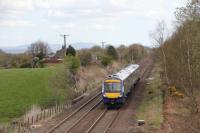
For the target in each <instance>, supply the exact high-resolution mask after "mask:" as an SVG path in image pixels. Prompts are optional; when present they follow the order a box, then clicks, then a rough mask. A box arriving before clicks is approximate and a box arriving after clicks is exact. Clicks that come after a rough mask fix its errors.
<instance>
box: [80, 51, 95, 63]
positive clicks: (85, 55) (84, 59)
mask: <svg viewBox="0 0 200 133" xmlns="http://www.w3.org/2000/svg"><path fill="white" fill-rule="evenodd" d="M79 58H80V61H81V65H82V66H87V65H89V64H90V63H91V61H92V54H91V53H90V52H88V51H82V53H80V54H79Z"/></svg>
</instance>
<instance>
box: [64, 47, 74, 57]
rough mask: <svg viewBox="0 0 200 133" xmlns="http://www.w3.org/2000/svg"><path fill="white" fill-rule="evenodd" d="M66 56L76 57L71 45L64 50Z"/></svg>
mask: <svg viewBox="0 0 200 133" xmlns="http://www.w3.org/2000/svg"><path fill="white" fill-rule="evenodd" d="M66 55H72V56H76V50H75V49H74V48H73V47H72V46H71V45H69V47H68V48H67V50H66Z"/></svg>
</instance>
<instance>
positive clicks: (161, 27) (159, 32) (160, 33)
mask: <svg viewBox="0 0 200 133" xmlns="http://www.w3.org/2000/svg"><path fill="white" fill-rule="evenodd" d="M150 36H151V38H152V39H153V43H154V45H155V46H156V47H160V50H161V52H162V56H163V64H164V71H165V78H166V81H167V84H168V85H169V84H170V83H169V78H168V75H167V64H166V63H167V62H166V54H165V51H164V47H163V44H164V41H165V39H166V24H165V22H164V21H163V20H162V21H160V22H158V24H157V26H156V29H155V31H154V32H152V33H151V35H150Z"/></svg>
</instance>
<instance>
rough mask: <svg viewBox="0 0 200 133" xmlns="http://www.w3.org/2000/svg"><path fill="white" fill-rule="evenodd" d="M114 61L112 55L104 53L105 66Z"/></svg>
mask: <svg viewBox="0 0 200 133" xmlns="http://www.w3.org/2000/svg"><path fill="white" fill-rule="evenodd" d="M111 62H112V59H111V57H110V56H108V55H103V56H101V64H102V65H104V66H107V65H109V64H110V63H111Z"/></svg>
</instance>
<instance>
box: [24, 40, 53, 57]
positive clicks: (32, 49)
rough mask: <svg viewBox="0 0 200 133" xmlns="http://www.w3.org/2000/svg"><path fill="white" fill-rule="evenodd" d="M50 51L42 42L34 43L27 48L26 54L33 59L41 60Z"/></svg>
mask: <svg viewBox="0 0 200 133" xmlns="http://www.w3.org/2000/svg"><path fill="white" fill-rule="evenodd" d="M49 51H50V48H49V45H48V44H47V43H46V42H43V41H36V42H34V43H32V44H31V45H30V46H29V47H28V53H29V54H31V55H32V56H33V57H36V56H37V57H38V58H39V59H40V60H41V59H43V58H44V57H45V56H46V55H47V54H48V52H49Z"/></svg>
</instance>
